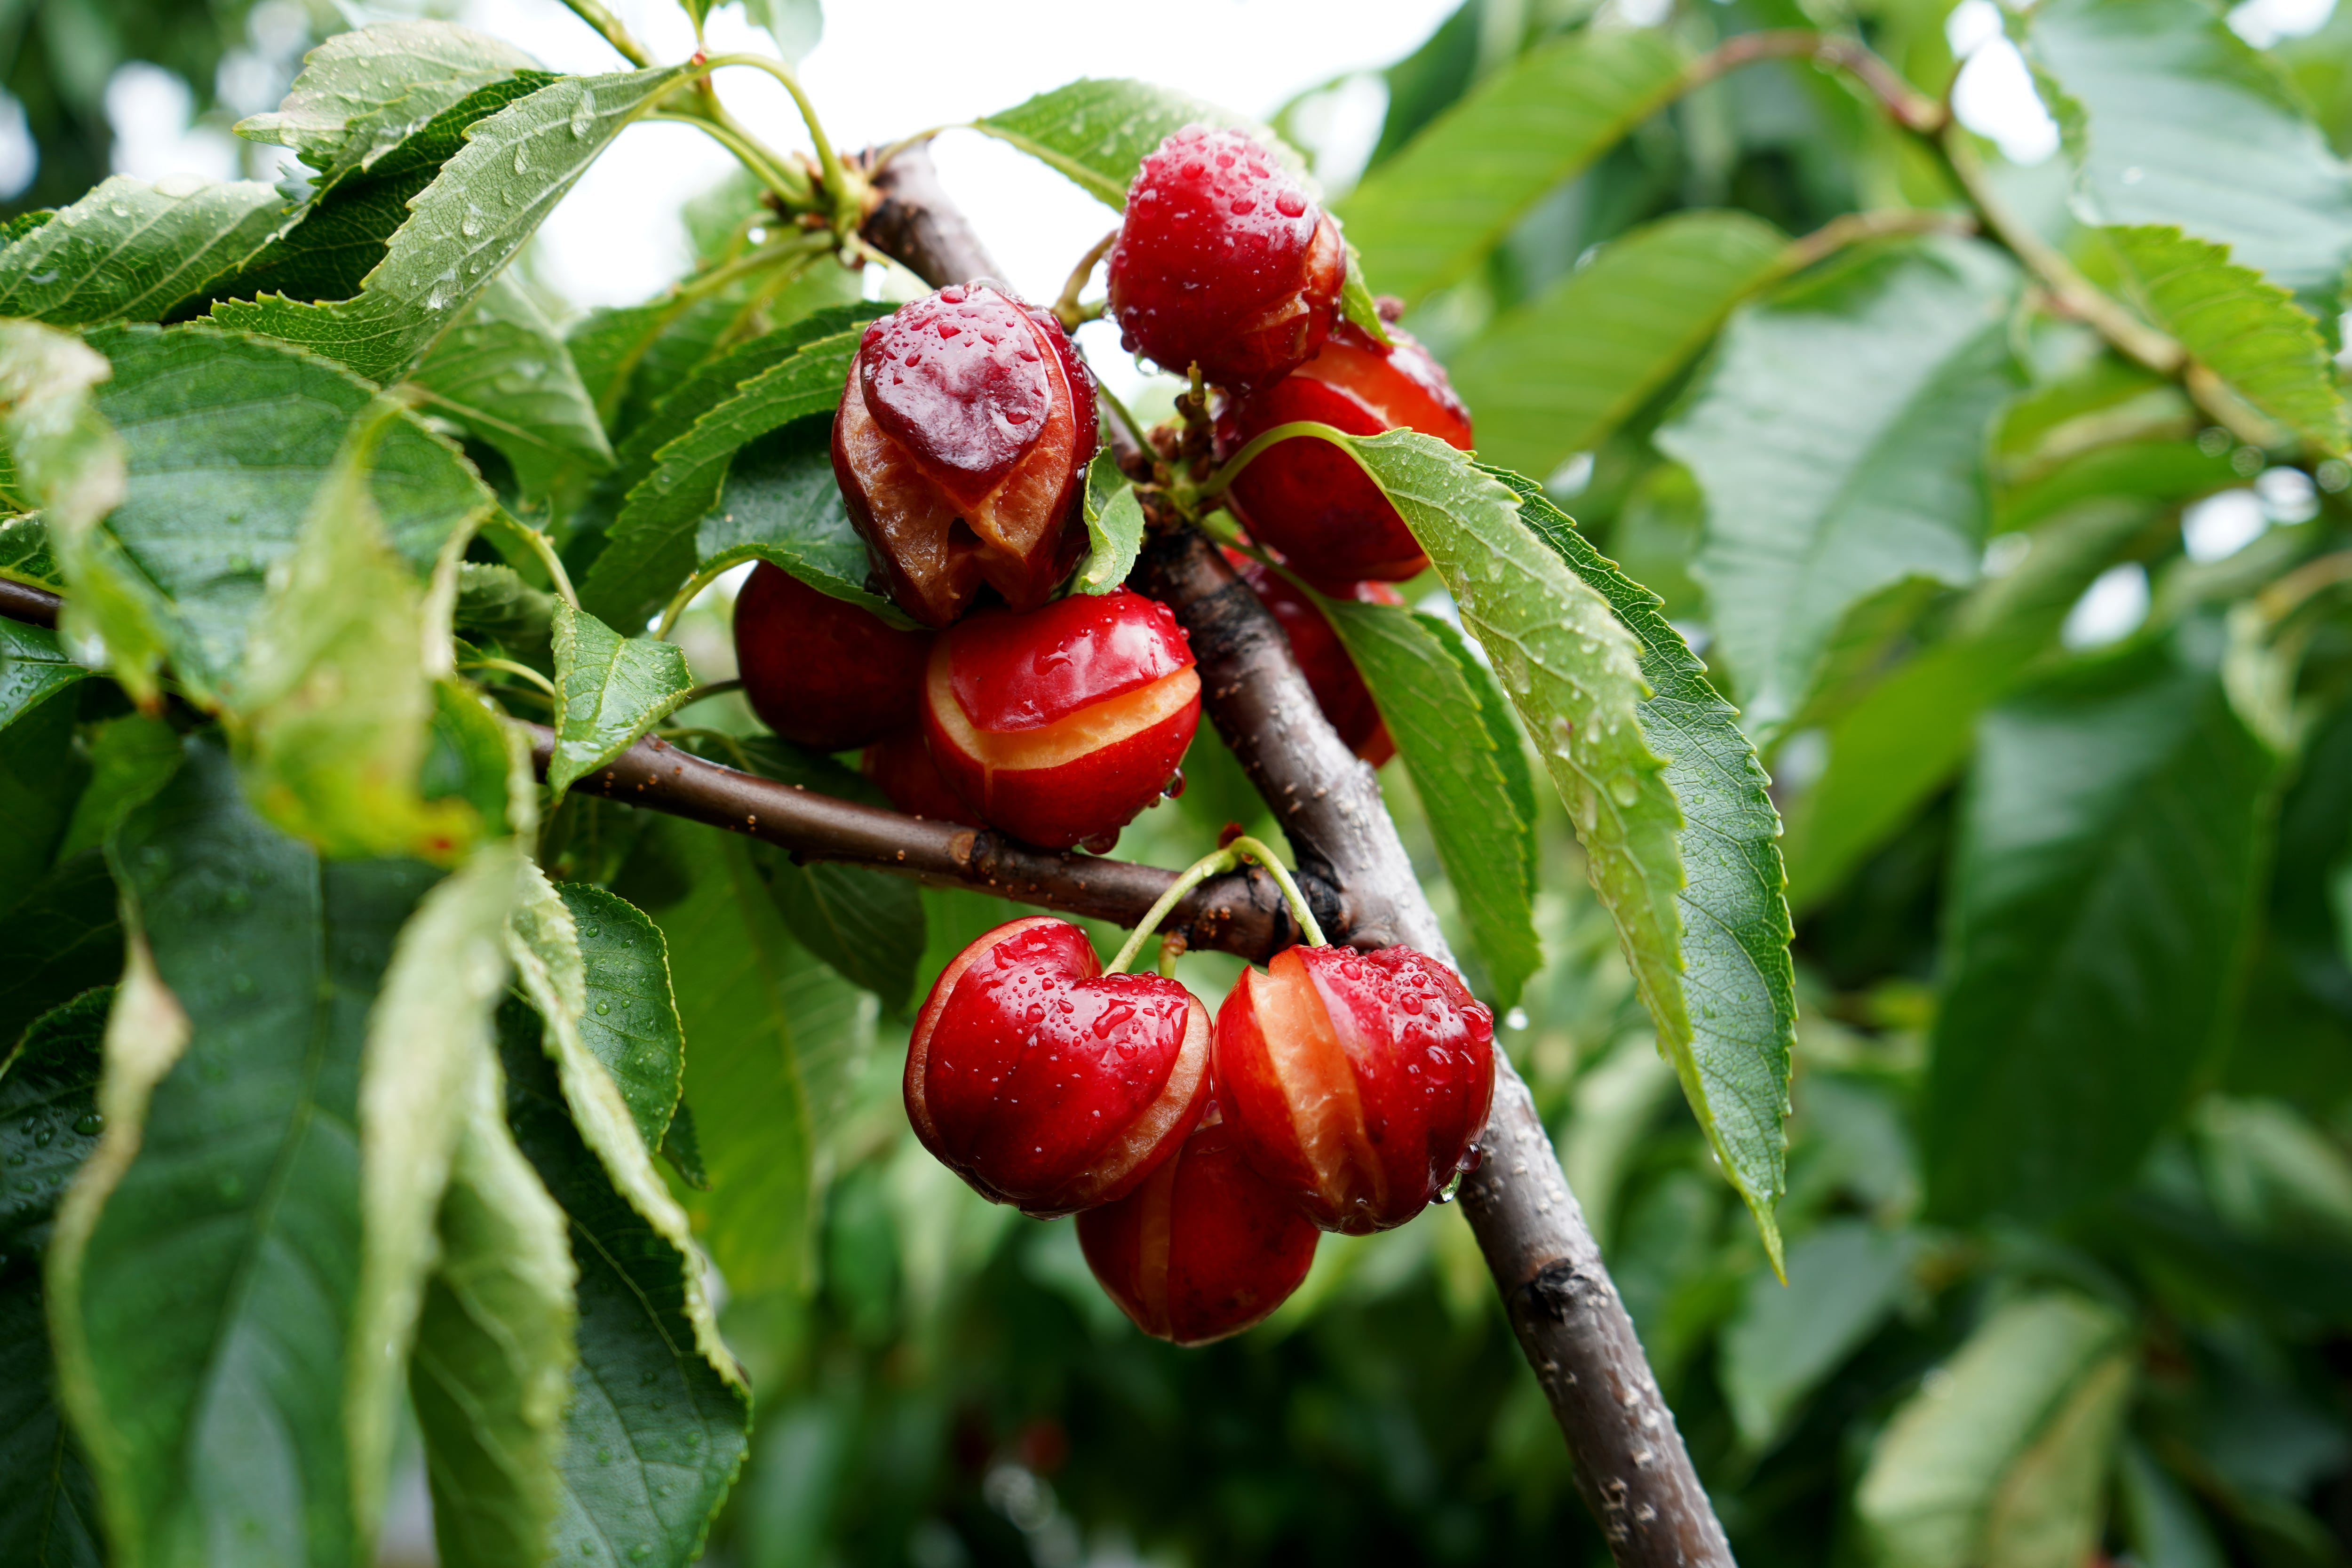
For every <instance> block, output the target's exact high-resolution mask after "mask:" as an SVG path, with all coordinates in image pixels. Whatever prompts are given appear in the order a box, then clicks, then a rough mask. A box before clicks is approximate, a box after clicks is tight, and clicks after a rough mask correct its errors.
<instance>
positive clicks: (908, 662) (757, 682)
mask: <svg viewBox="0 0 2352 1568" xmlns="http://www.w3.org/2000/svg"><path fill="white" fill-rule="evenodd" d="M930 652H931V634H930V633H929V632H910V631H904V630H901V629H900V628H898V627H897V626H887V625H885V624H884V623H883V622H882V621H881V620H880V619H879V618H878V617H877V616H873V615H871V614H869V613H868V612H866V611H865V610H861V609H859V608H858V607H857V606H856V605H852V604H848V603H846V602H845V601H843V600H840V599H836V598H834V597H833V596H832V595H827V594H820V593H818V592H817V591H816V590H815V589H814V588H812V587H810V586H809V585H808V584H805V583H803V582H801V581H800V580H799V579H797V578H795V577H793V576H792V575H791V574H789V573H786V572H783V571H782V570H780V569H779V568H777V567H774V566H772V565H770V564H769V563H766V562H764V561H762V562H761V563H760V564H759V565H757V566H755V567H753V568H752V569H751V578H750V580H749V581H747V582H746V583H745V584H743V591H742V593H740V594H739V595H736V598H735V665H736V668H738V669H739V670H740V671H741V672H742V676H743V695H744V697H745V698H747V699H748V700H750V701H751V711H753V712H754V713H757V714H758V715H759V716H760V721H761V722H762V723H764V724H766V725H767V726H768V728H769V729H771V730H773V731H775V732H776V733H777V734H779V735H782V737H783V738H784V739H785V740H787V741H794V742H799V743H800V744H801V745H803V746H814V747H815V748H816V749H817V750H819V751H821V752H844V751H847V750H848V749H849V748H850V747H852V746H863V745H865V744H866V743H867V742H871V741H877V740H879V739H880V738H881V737H883V736H884V735H887V734H888V733H889V732H890V731H893V730H901V729H906V728H908V727H910V726H912V725H913V724H914V722H915V721H916V719H917V717H918V715H919V713H920V711H921V709H922V701H923V662H924V660H926V659H927V658H929V657H930Z"/></svg>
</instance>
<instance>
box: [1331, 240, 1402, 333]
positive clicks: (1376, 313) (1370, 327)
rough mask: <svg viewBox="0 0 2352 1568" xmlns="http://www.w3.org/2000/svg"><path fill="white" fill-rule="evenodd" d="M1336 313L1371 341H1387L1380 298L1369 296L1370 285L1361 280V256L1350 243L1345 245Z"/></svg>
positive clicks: (1362, 275)
mask: <svg viewBox="0 0 2352 1568" xmlns="http://www.w3.org/2000/svg"><path fill="white" fill-rule="evenodd" d="M1339 314H1340V315H1341V316H1342V317H1344V318H1345V319H1346V320H1347V322H1348V324H1349V326H1351V327H1353V328H1355V329H1356V330H1357V331H1360V332H1361V333H1363V334H1364V335H1365V336H1366V337H1368V338H1370V339H1371V340H1372V342H1376V343H1386V342H1389V341H1390V338H1389V324H1388V323H1387V322H1386V321H1381V302H1380V301H1379V300H1377V299H1375V298H1373V296H1372V289H1371V285H1370V284H1369V283H1366V282H1365V281H1364V258H1363V257H1362V256H1361V255H1360V253H1359V252H1358V251H1357V249H1356V247H1354V246H1352V245H1351V246H1349V247H1348V273H1347V277H1346V279H1345V280H1343V281H1342V282H1341V284H1340V286H1339Z"/></svg>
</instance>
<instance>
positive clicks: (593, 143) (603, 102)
mask: <svg viewBox="0 0 2352 1568" xmlns="http://www.w3.org/2000/svg"><path fill="white" fill-rule="evenodd" d="M688 70H689V68H688V67H686V66H669V67H664V68H659V69H655V70H643V71H632V72H625V73H621V74H616V75H613V76H598V77H567V78H564V79H562V80H559V81H555V82H552V83H551V84H549V85H548V86H546V87H543V88H541V89H539V90H538V91H536V92H534V93H532V94H531V95H530V97H528V98H525V99H522V100H520V101H518V102H516V103H514V104H511V105H509V107H507V108H505V109H502V110H499V112H498V113H496V114H494V115H491V116H490V117H489V118H488V119H487V120H484V121H478V123H476V124H475V125H474V126H473V127H472V129H471V130H470V131H468V132H467V139H466V146H465V148H464V150H463V151H461V152H460V153H457V156H456V157H454V158H451V159H450V160H449V161H448V163H446V164H444V165H443V166H442V169H441V172H440V174H439V175H438V176H436V178H435V180H434V181H433V183H432V184H431V185H429V186H427V187H426V188H425V192H424V193H423V194H422V195H419V196H417V197H416V199H415V201H414V202H413V203H412V204H411V205H410V210H409V218H408V221H407V222H406V223H405V224H404V225H402V226H401V228H400V231H399V232H398V233H397V234H395V235H394V236H393V237H392V244H391V246H390V247H389V249H387V250H386V252H385V254H384V258H383V262H382V264H380V265H379V266H378V267H377V268H375V270H374V271H373V272H371V273H369V274H368V276H367V280H366V283H365V285H364V287H362V289H361V290H360V292H359V294H358V295H357V296H356V297H354V298H352V299H350V300H341V301H338V302H335V303H331V304H306V303H303V302H300V301H298V300H289V299H287V298H285V297H284V296H283V295H265V296H263V297H261V298H260V299H257V300H251V301H242V300H224V301H222V302H221V303H219V304H217V305H215V306H214V307H213V316H214V318H215V320H217V321H222V322H225V323H226V324H227V325H229V326H232V327H242V328H246V329H248V330H250V331H257V332H261V333H264V334H266V335H268V336H270V337H276V338H284V339H287V340H289V341H290V342H298V343H300V344H303V345H304V346H306V347H309V348H312V349H316V350H317V351H318V352H320V353H323V354H325V355H327V356H328V357H329V358H331V359H334V360H339V361H341V363H344V364H347V365H349V366H350V367H351V368H352V370H353V371H355V372H357V373H358V374H361V375H363V376H366V377H367V378H369V379H370V380H373V381H378V382H385V381H391V380H394V379H395V378H396V377H397V376H399V375H400V374H402V373H404V372H405V371H406V370H407V369H408V368H409V367H410V366H411V365H413V364H415V363H416V360H417V358H418V356H419V355H421V354H422V353H424V352H425V349H426V348H428V347H430V346H431V344H432V342H433V341H434V339H436V337H438V336H439V335H440V334H441V331H442V329H443V328H445V327H446V326H447V325H448V323H449V322H450V321H453V320H454V319H456V317H457V314H458V312H460V311H462V310H465V308H466V307H467V305H468V304H470V303H471V302H472V301H473V300H474V298H475V296H476V295H477V294H478V293H479V292H480V291H481V289H483V288H484V287H485V286H487V285H488V282H489V280H490V279H492V278H493V277H496V276H497V275H498V273H499V270H500V269H501V268H504V267H505V266H506V264H507V263H508V262H509V261H511V260H513V259H514V256H515V252H517V251H518V250H520V249H521V248H522V245H523V242H524V241H525V240H527V239H529V238H530V236H531V234H532V232H533V231H534V230H536V229H537V228H538V227H539V225H540V222H541V219H543V218H544V217H545V216H547V214H548V212H549V210H550V209H551V208H552V207H553V206H554V205H555V204H556V203H557V202H558V201H559V200H561V199H562V196H563V195H564V193H565V192H567V191H569V190H570V189H571V188H572V182H573V181H575V180H577V179H578V178H579V177H580V175H581V174H583V172H584V171H585V170H586V169H587V167H588V165H589V164H590V163H593V162H594V161H595V159H596V156H597V154H598V153H602V152H603V151H604V148H605V147H606V146H607V145H608V144H610V142H612V139H613V138H614V136H616V135H618V134H619V133H620V132H621V131H622V130H623V128H625V126H627V125H629V124H630V123H631V122H633V121H636V120H638V119H641V118H642V117H644V116H645V115H646V114H648V113H650V112H651V111H652V110H653V109H654V108H655V106H656V104H657V103H659V102H660V100H662V99H663V98H664V97H665V96H666V95H667V93H668V92H669V91H670V89H673V88H675V87H677V85H678V84H679V83H680V82H682V81H683V80H685V79H686V78H687V75H688Z"/></svg>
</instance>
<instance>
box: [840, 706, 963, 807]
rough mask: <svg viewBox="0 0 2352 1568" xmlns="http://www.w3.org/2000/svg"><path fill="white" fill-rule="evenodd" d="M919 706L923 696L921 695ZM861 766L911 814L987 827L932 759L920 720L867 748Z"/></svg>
mask: <svg viewBox="0 0 2352 1568" xmlns="http://www.w3.org/2000/svg"><path fill="white" fill-rule="evenodd" d="M919 703H920V699H918V705H919ZM858 769H859V771H860V772H862V773H865V775H866V777H867V778H869V779H872V780H873V781H874V783H875V785H876V786H877V788H879V789H880V790H881V791H882V793H883V794H884V795H887V796H888V797H889V799H890V804H891V805H895V806H897V807H898V809H899V810H900V811H903V812H905V813H906V814H907V815H908V816H926V817H929V818H930V819H931V820H932V821H933V822H961V823H962V824H963V825H964V826H966V827H985V826H988V824H986V823H984V822H982V820H981V819H980V814H979V813H978V812H975V811H974V810H972V808H971V807H970V806H968V805H964V803H963V802H962V801H961V799H959V798H957V795H956V793H955V791H953V790H951V789H950V788H948V784H947V780H945V779H943V778H941V777H940V770H939V768H938V766H937V765H936V764H934V763H932V761H931V751H930V748H929V746H926V745H925V744H923V730H922V726H921V725H920V724H916V725H914V726H912V727H911V728H908V729H905V730H901V731H898V733H897V734H895V735H885V736H884V737H883V738H882V739H881V740H879V741H877V742H874V744H872V745H870V746H868V747H866V755H865V756H864V757H862V758H860V759H859V761H858Z"/></svg>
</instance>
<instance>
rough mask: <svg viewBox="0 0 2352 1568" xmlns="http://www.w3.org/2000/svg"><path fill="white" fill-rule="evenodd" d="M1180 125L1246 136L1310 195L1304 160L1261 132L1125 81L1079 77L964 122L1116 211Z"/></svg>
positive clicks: (1167, 92)
mask: <svg viewBox="0 0 2352 1568" xmlns="http://www.w3.org/2000/svg"><path fill="white" fill-rule="evenodd" d="M1187 125H1216V126H1230V127H1232V128H1233V129H1234V130H1236V131H1244V132H1248V133H1249V134H1250V135H1252V136H1254V137H1255V138H1256V139H1257V140H1258V142H1260V143H1262V144H1263V145H1264V146H1265V149H1266V150H1267V151H1268V152H1270V153H1273V154H1274V155H1275V158H1276V161H1277V162H1278V163H1281V164H1282V165H1283V167H1284V168H1286V169H1287V170H1289V171H1290V173H1291V174H1292V175H1293V177H1295V178H1297V179H1299V180H1300V181H1301V183H1302V184H1306V185H1307V189H1308V190H1309V191H1310V192H1311V191H1312V190H1313V189H1314V185H1313V183H1312V180H1311V178H1310V177H1309V176H1307V161H1306V160H1305V159H1304V158H1302V157H1300V156H1299V155H1298V153H1297V151H1296V150H1295V149H1294V148H1292V147H1291V146H1290V145H1289V144H1288V143H1287V142H1284V141H1283V140H1282V138H1281V137H1279V136H1276V134H1275V133H1274V132H1272V131H1270V130H1268V129H1267V128H1266V127H1265V126H1264V125H1261V124H1259V123H1258V122H1257V121H1254V120H1251V119H1249V118H1247V117H1246V116H1244V115H1239V114H1235V113H1234V112H1233V111H1232V110H1224V109H1219V108H1218V107H1217V106H1216V105H1214V104H1213V103H1204V102H1202V100H1199V99H1197V98H1192V97H1189V96H1187V95H1186V94H1184V93H1181V92H1178V91H1176V90H1174V89H1171V88H1165V87H1154V86H1153V85H1151V84H1150V82H1144V81H1133V80H1129V79H1125V78H1118V77H1113V78H1096V77H1081V78H1079V79H1077V80H1076V81H1074V82H1071V83H1069V84H1068V85H1067V86H1066V87H1057V88H1055V89H1054V90H1053V91H1051V92H1041V93H1039V94H1038V95H1037V96H1036V97H1034V98H1032V99H1028V100H1024V101H1023V102H1021V103H1017V104H1015V105H1013V107H1012V108H1011V109H1008V110H1004V111H1003V113H1001V114H989V115H983V116H982V117H981V118H980V119H978V120H975V121H972V122H971V128H972V129H973V130H975V131H982V132H987V133H988V134H989V135H991V136H993V137H996V138H998V139H999V140H1000V141H1004V142H1011V143H1013V145H1014V146H1015V147H1018V148H1020V149H1021V150H1022V151H1023V152H1024V153H1028V154H1029V155H1030V156H1031V157H1033V158H1035V159H1037V160H1039V161H1040V162H1042V163H1045V164H1047V165H1048V166H1050V167H1052V168H1054V169H1055V170H1057V171H1058V172H1060V173H1061V174H1066V175H1067V176H1068V177H1069V178H1070V180H1071V181H1072V182H1073V183H1075V184H1076V185H1077V187H1078V188H1079V189H1080V190H1082V191H1084V192H1086V193H1087V195H1090V196H1092V197H1094V198H1095V200H1097V201H1098V202H1101V203H1102V204H1104V205H1106V206H1109V207H1113V208H1118V209H1124V208H1125V207H1126V205H1127V187H1128V186H1129V185H1130V184H1133V183H1134V181H1135V172H1136V170H1137V169H1138V168H1139V167H1140V166H1141V165H1142V163H1143V159H1144V155H1145V154H1147V153H1150V151H1151V150H1152V149H1153V148H1154V147H1157V146H1159V145H1160V142H1164V141H1166V140H1167V139H1168V138H1169V137H1171V136H1172V135H1174V134H1175V133H1176V132H1179V131H1181V130H1182V129H1184V127H1186V126H1187Z"/></svg>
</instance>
